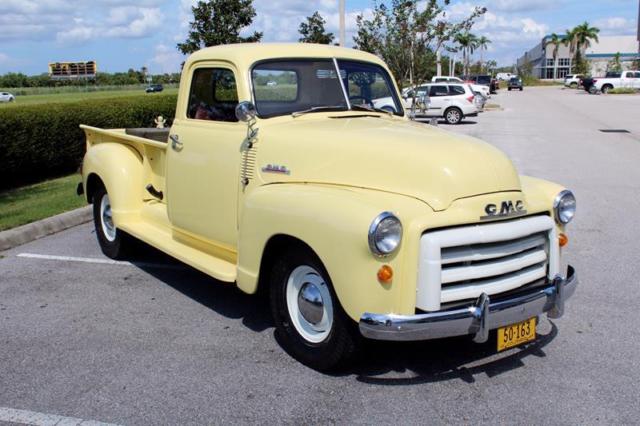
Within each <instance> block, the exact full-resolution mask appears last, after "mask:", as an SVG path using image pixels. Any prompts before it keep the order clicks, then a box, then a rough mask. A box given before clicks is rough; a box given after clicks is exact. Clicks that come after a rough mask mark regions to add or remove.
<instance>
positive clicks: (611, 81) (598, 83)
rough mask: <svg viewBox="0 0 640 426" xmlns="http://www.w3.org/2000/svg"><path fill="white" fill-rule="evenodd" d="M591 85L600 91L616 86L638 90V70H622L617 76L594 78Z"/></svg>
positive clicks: (604, 91) (639, 77)
mask: <svg viewBox="0 0 640 426" xmlns="http://www.w3.org/2000/svg"><path fill="white" fill-rule="evenodd" d="M593 87H595V88H596V89H597V90H599V91H601V92H602V93H607V92H609V90H611V89H616V88H618V87H628V88H632V89H638V90H640V71H623V72H622V74H621V75H620V77H619V78H595V79H594V80H593Z"/></svg>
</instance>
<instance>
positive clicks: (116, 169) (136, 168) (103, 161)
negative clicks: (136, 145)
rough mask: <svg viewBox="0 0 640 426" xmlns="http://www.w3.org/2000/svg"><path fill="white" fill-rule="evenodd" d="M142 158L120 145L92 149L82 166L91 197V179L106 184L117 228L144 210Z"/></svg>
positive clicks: (86, 155)
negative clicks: (129, 217)
mask: <svg viewBox="0 0 640 426" xmlns="http://www.w3.org/2000/svg"><path fill="white" fill-rule="evenodd" d="M142 170H143V168H142V157H141V156H140V154H139V153H138V152H137V151H136V150H135V149H133V148H132V147H130V146H127V145H124V144H121V143H109V142H106V143H100V144H97V145H93V146H90V147H89V149H88V150H87V153H86V154H85V156H84V160H83V163H82V179H83V185H84V188H87V201H88V202H91V200H90V199H89V197H90V191H89V189H90V180H91V179H93V178H90V177H91V176H97V177H98V178H99V179H100V180H101V181H102V183H103V184H104V186H105V188H106V190H107V193H108V194H109V200H110V201H111V208H112V211H113V218H114V221H115V222H116V224H118V222H119V221H120V220H122V219H123V218H124V217H125V216H129V215H134V214H137V213H138V212H139V211H140V208H141V207H142V189H143V188H142V186H143V185H142Z"/></svg>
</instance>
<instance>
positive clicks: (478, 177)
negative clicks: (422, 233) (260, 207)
mask: <svg viewBox="0 0 640 426" xmlns="http://www.w3.org/2000/svg"><path fill="white" fill-rule="evenodd" d="M323 115H324V114H323ZM259 127H260V130H259V133H258V143H257V146H256V149H257V165H256V167H257V169H258V170H257V172H258V175H259V176H260V179H261V181H262V182H263V183H265V184H268V183H278V182H307V183H320V184H333V185H345V186H354V187H361V188H368V189H375V190H380V191H386V192H392V193H397V194H402V195H406V196H410V197H414V198H417V199H419V200H422V201H424V202H425V203H427V204H428V205H429V206H431V208H432V209H433V210H436V211H438V210H444V209H446V208H447V207H448V206H449V205H450V204H451V203H452V202H453V201H454V200H457V199H459V198H465V197H471V196H474V195H480V194H488V193H493V192H502V191H520V189H521V187H520V180H519V176H518V174H517V172H516V170H515V168H514V167H513V164H512V163H511V161H510V160H509V159H508V158H507V157H506V156H505V155H504V154H503V153H502V152H501V151H499V150H497V149H496V148H494V147H493V146H491V145H489V144H487V143H485V142H482V141H480V140H477V139H474V138H471V137H468V136H462V135H458V134H454V133H450V132H447V131H444V130H441V129H439V128H436V127H433V126H429V125H425V124H420V123H415V122H410V121H405V120H398V119H390V118H386V117H376V116H360V117H353V116H352V117H345V116H336V117H327V116H326V115H324V117H317V116H316V117H313V116H312V115H309V116H303V117H298V118H295V119H288V120H282V121H279V122H274V123H268V122H266V121H261V123H260V124H259Z"/></svg>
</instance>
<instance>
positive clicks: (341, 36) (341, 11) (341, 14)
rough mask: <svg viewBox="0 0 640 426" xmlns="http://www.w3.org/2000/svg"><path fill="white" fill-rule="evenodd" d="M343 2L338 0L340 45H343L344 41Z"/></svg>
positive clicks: (343, 0)
mask: <svg viewBox="0 0 640 426" xmlns="http://www.w3.org/2000/svg"><path fill="white" fill-rule="evenodd" d="M344 2H345V0H340V46H342V47H344V46H345V42H346V36H345V29H344Z"/></svg>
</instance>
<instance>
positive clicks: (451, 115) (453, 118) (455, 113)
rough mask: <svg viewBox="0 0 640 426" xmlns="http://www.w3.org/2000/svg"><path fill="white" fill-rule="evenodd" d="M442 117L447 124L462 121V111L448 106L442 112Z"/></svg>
mask: <svg viewBox="0 0 640 426" xmlns="http://www.w3.org/2000/svg"><path fill="white" fill-rule="evenodd" d="M444 119H445V120H446V121H447V123H449V124H458V123H460V122H461V121H462V111H460V110H459V109H458V108H455V107H454V108H449V109H448V110H446V111H445V112H444Z"/></svg>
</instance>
